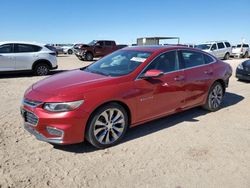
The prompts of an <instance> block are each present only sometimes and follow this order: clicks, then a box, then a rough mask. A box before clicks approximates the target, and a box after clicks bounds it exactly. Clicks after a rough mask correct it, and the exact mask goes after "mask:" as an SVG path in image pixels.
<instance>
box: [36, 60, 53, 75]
mask: <svg viewBox="0 0 250 188" xmlns="http://www.w3.org/2000/svg"><path fill="white" fill-rule="evenodd" d="M49 70H50V69H49V66H48V65H47V64H45V63H39V64H38V65H36V66H35V68H34V70H33V72H34V74H35V75H37V76H45V75H47V74H49Z"/></svg>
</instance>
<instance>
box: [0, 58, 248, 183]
mask: <svg viewBox="0 0 250 188" xmlns="http://www.w3.org/2000/svg"><path fill="white" fill-rule="evenodd" d="M58 61H59V70H58V71H54V73H56V72H60V70H67V69H74V68H78V67H82V66H84V65H87V62H81V61H79V60H78V59H77V58H76V57H75V56H60V57H59V58H58ZM241 61H243V59H237V60H228V61H227V62H228V63H230V64H231V65H232V67H233V68H234V70H235V67H236V66H237V65H238V64H239V63H240V62H241ZM1 77H2V78H0V88H1V92H0V101H1V103H0V104H1V106H0V107H1V110H0V188H1V187H109V188H110V187H174V188H175V187H179V188H180V187H232V188H235V187H241V188H243V187H246V188H247V187H250V83H245V82H239V81H237V79H236V78H235V77H234V75H233V76H232V77H231V79H230V86H229V88H228V90H227V93H226V96H225V100H224V103H223V108H222V109H221V110H219V111H217V112H215V113H207V112H206V111H204V110H202V109H200V108H195V109H191V110H189V111H186V112H182V113H179V114H177V115H173V116H170V117H167V118H163V119H160V120H156V121H153V122H150V123H147V125H145V126H138V127H136V128H133V129H130V130H129V132H128V134H127V136H126V138H125V139H124V142H123V143H121V144H119V145H117V146H115V147H112V148H109V149H105V150H95V149H94V148H93V147H92V146H90V145H89V144H88V143H82V144H77V145H70V146H53V145H51V144H48V143H44V142H40V141H37V140H36V139H35V138H34V137H33V136H31V135H30V134H29V133H28V132H26V131H24V129H23V128H22V124H23V121H22V118H21V116H20V112H19V106H20V102H21V99H22V97H23V93H24V91H25V90H26V89H27V88H28V87H29V86H30V85H31V84H32V83H34V82H36V81H38V80H41V79H43V78H44V77H34V76H31V75H29V74H21V75H20V74H12V75H8V76H1Z"/></svg>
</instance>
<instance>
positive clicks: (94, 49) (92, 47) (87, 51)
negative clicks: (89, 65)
mask: <svg viewBox="0 0 250 188" xmlns="http://www.w3.org/2000/svg"><path fill="white" fill-rule="evenodd" d="M124 47H127V45H116V42H115V41H111V40H93V41H92V42H90V43H89V44H83V45H81V47H80V48H79V49H75V55H76V56H77V57H78V58H79V59H80V60H86V61H92V60H93V58H95V57H103V56H105V55H107V54H110V53H112V52H114V51H116V50H119V49H121V48H124Z"/></svg>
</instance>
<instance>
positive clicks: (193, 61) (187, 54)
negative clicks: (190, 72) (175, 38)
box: [182, 50, 205, 68]
mask: <svg viewBox="0 0 250 188" xmlns="http://www.w3.org/2000/svg"><path fill="white" fill-rule="evenodd" d="M182 60H183V62H184V64H185V67H186V68H190V67H195V66H199V65H203V64H205V60H204V58H203V54H202V53H199V52H194V51H188V50H185V51H182Z"/></svg>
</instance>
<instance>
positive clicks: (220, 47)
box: [217, 42, 225, 49]
mask: <svg viewBox="0 0 250 188" xmlns="http://www.w3.org/2000/svg"><path fill="white" fill-rule="evenodd" d="M217 45H218V48H219V49H222V48H225V46H224V44H223V43H222V42H219V43H218V44H217Z"/></svg>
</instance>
